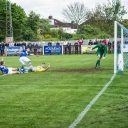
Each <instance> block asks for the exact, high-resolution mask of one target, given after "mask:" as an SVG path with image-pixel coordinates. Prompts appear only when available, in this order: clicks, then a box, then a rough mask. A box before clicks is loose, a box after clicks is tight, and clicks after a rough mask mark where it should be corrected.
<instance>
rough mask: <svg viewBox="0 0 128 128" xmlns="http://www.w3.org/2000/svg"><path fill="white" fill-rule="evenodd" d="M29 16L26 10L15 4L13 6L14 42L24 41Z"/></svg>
mask: <svg viewBox="0 0 128 128" xmlns="http://www.w3.org/2000/svg"><path fill="white" fill-rule="evenodd" d="M26 21H27V16H26V13H25V11H24V9H23V8H22V7H20V6H18V5H16V4H15V3H14V4H12V25H13V33H14V35H13V36H14V40H16V41H21V40H23V34H24V33H25V31H26Z"/></svg>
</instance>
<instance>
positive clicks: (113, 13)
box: [104, 0, 127, 21]
mask: <svg viewBox="0 0 128 128" xmlns="http://www.w3.org/2000/svg"><path fill="white" fill-rule="evenodd" d="M104 12H105V16H106V19H110V20H117V21H122V18H123V16H124V15H125V14H127V11H126V9H125V7H124V6H122V5H121V0H112V2H110V1H109V2H108V4H106V5H104Z"/></svg>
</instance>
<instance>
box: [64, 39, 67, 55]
mask: <svg viewBox="0 0 128 128" xmlns="http://www.w3.org/2000/svg"><path fill="white" fill-rule="evenodd" d="M67 44H68V41H66V40H65V41H64V52H65V54H67V51H68V45H67Z"/></svg>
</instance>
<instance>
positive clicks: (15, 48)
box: [6, 46, 22, 55]
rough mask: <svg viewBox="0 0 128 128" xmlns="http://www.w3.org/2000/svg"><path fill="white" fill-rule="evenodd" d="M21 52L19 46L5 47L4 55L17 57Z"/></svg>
mask: <svg viewBox="0 0 128 128" xmlns="http://www.w3.org/2000/svg"><path fill="white" fill-rule="evenodd" d="M21 50H22V47H20V46H11V47H6V54H7V55H19V52H20V51H21Z"/></svg>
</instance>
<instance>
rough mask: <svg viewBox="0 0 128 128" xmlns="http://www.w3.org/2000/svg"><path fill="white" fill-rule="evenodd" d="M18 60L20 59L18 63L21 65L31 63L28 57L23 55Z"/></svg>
mask: <svg viewBox="0 0 128 128" xmlns="http://www.w3.org/2000/svg"><path fill="white" fill-rule="evenodd" d="M19 61H20V63H21V64H22V65H26V64H30V63H31V60H30V59H29V58H27V57H25V56H23V57H20V59H19Z"/></svg>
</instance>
